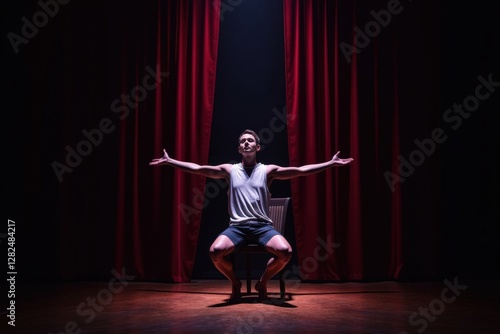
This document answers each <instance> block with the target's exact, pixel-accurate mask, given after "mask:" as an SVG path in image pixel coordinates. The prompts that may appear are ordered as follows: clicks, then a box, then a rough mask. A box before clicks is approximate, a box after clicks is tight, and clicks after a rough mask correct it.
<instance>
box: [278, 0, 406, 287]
mask: <svg viewBox="0 0 500 334" xmlns="http://www.w3.org/2000/svg"><path fill="white" fill-rule="evenodd" d="M283 4H284V24H285V63H286V64H285V71H286V95H287V110H288V113H289V115H288V117H289V123H288V137H289V138H288V139H289V147H290V149H289V151H290V152H289V154H290V165H292V166H299V165H303V164H308V163H316V162H322V161H327V160H329V159H331V158H332V156H333V155H334V154H335V153H336V152H337V151H339V150H340V151H341V153H340V156H341V157H344V158H347V157H352V158H354V162H353V163H351V164H350V165H349V166H347V167H336V168H334V169H330V170H328V171H326V172H323V173H320V174H316V175H312V176H307V177H303V178H299V179H294V180H292V183H291V185H292V199H293V210H294V211H293V214H294V223H295V231H296V243H297V244H296V248H297V252H298V259H299V267H300V272H301V277H302V279H304V280H361V279H369V278H377V279H379V278H397V277H398V276H399V273H400V269H401V266H402V265H403V257H402V244H401V243H402V241H401V238H402V226H401V225H402V222H401V208H400V206H401V204H400V203H401V192H400V190H399V184H398V185H396V190H395V191H393V192H391V191H390V190H389V188H388V187H387V184H386V183H385V182H384V180H383V177H382V174H383V171H384V168H387V169H389V168H391V169H392V170H394V167H395V168H396V169H397V164H398V160H397V156H398V155H399V146H398V142H399V125H398V124H399V121H398V113H399V110H398V98H397V96H398V91H397V89H398V86H397V72H396V69H397V66H396V65H395V64H396V60H395V59H396V58H395V50H396V47H395V44H391V48H389V51H386V49H385V48H384V54H383V56H384V57H385V58H386V59H387V58H389V59H390V60H391V62H392V64H393V66H391V67H390V68H389V69H388V68H386V67H384V68H383V69H381V67H382V65H381V64H382V63H383V62H381V61H379V59H378V57H380V55H379V53H380V52H379V47H378V46H377V43H378V42H377V40H376V39H375V40H372V41H371V43H372V44H371V45H370V46H369V47H366V49H364V50H361V52H362V53H361V52H359V53H357V52H353V53H352V54H349V57H347V56H346V54H345V52H344V51H342V49H341V48H340V47H339V45H340V44H341V43H342V42H344V43H346V44H350V45H351V46H353V45H355V43H356V40H355V30H354V29H353V28H355V27H356V26H357V25H356V16H355V13H362V12H364V11H361V10H358V11H356V10H355V5H356V3H354V2H349V3H342V2H339V1H329V0H319V1H303V0H285V1H284V2H283ZM366 12H369V10H367V11H366ZM363 25H364V23H363V24H360V25H359V26H360V27H363ZM387 34H390V33H386V35H387ZM389 36H390V35H389ZM346 44H344V45H346ZM358 51H359V50H358ZM361 56H363V63H361V62H360V61H359V60H358V58H359V57H361ZM366 65H368V66H366ZM360 87H362V88H363V89H360ZM390 143H392V145H391V144H390ZM381 145H387V146H388V147H391V146H392V151H391V152H390V154H387V152H388V151H389V150H387V149H384V150H380V148H379V147H380V146H381ZM387 146H385V147H387ZM387 203H390V204H387Z"/></svg>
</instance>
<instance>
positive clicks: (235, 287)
mask: <svg viewBox="0 0 500 334" xmlns="http://www.w3.org/2000/svg"><path fill="white" fill-rule="evenodd" d="M229 299H230V300H238V299H241V282H236V283H233V284H232V288H231V297H229Z"/></svg>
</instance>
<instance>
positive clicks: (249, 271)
mask: <svg viewBox="0 0 500 334" xmlns="http://www.w3.org/2000/svg"><path fill="white" fill-rule="evenodd" d="M245 262H246V276H247V277H246V279H247V294H250V293H251V292H252V258H251V255H250V254H248V253H247V254H245Z"/></svg>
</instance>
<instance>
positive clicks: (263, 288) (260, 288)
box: [255, 281, 269, 301]
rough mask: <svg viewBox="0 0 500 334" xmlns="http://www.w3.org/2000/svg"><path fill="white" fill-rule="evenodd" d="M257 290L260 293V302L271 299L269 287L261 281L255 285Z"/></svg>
mask: <svg viewBox="0 0 500 334" xmlns="http://www.w3.org/2000/svg"><path fill="white" fill-rule="evenodd" d="M255 290H257V292H258V293H259V300H260V301H263V300H266V299H269V297H268V296H267V287H266V285H265V284H263V283H262V282H261V281H258V282H257V284H255Z"/></svg>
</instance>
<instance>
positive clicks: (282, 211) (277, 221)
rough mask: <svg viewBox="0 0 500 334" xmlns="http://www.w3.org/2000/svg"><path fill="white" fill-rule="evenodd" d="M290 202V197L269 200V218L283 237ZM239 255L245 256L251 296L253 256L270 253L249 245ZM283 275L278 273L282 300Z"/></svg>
mask: <svg viewBox="0 0 500 334" xmlns="http://www.w3.org/2000/svg"><path fill="white" fill-rule="evenodd" d="M289 202H290V197H283V198H271V199H270V200H269V216H270V218H271V219H272V221H273V224H274V229H275V230H276V231H278V232H280V233H281V234H282V235H285V234H284V232H285V223H286V215H287V211H288V204H289ZM238 253H242V254H244V255H245V265H246V281H247V294H250V292H251V290H252V275H251V272H252V255H253V254H256V253H267V254H270V253H269V252H268V251H267V250H266V249H265V248H264V247H261V246H259V245H258V244H248V245H246V246H243V247H242V248H240V249H239V250H238ZM233 259H234V258H233ZM282 274H283V270H282V271H281V272H280V273H278V275H279V276H280V296H281V298H285V280H284V279H283V278H282V277H281V276H282Z"/></svg>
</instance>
